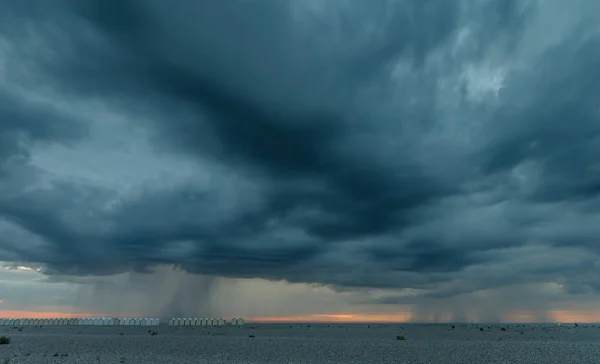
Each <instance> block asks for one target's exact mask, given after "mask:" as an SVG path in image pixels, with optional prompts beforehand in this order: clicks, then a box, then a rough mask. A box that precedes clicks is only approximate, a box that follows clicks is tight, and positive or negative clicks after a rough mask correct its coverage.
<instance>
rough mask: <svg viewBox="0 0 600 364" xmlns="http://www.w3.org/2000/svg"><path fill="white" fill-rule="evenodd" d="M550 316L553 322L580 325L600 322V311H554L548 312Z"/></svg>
mask: <svg viewBox="0 0 600 364" xmlns="http://www.w3.org/2000/svg"><path fill="white" fill-rule="evenodd" d="M548 316H549V317H550V319H551V320H552V321H553V322H565V323H567V322H579V323H586V322H588V323H598V322H600V310H589V311H569V310H554V311H550V312H548Z"/></svg>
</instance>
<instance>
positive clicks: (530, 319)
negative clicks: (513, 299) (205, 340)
mask: <svg viewBox="0 0 600 364" xmlns="http://www.w3.org/2000/svg"><path fill="white" fill-rule="evenodd" d="M141 316H143V315H139V314H129V315H116V316H114V315H111V314H106V313H64V312H52V311H25V310H0V317H1V318H11V319H17V318H22V319H30V318H78V317H141ZM536 317H539V316H537V315H535V313H532V312H523V311H518V312H512V313H510V314H508V315H506V322H519V323H536V322H537V321H536V320H535V318H536ZM547 317H548V322H557V323H559V322H560V323H574V322H577V323H600V310H589V311H576V310H553V311H548V312H547ZM411 318H412V314H411V313H410V312H400V313H395V314H359V313H355V314H307V315H297V316H276V317H269V316H265V317H247V318H244V319H245V321H246V322H247V323H252V322H255V323H407V322H410V320H411ZM230 319H231V318H230V317H229V318H227V320H228V321H229V320H230ZM448 322H449V321H448Z"/></svg>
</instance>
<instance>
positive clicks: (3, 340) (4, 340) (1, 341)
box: [0, 336, 10, 345]
mask: <svg viewBox="0 0 600 364" xmlns="http://www.w3.org/2000/svg"><path fill="white" fill-rule="evenodd" d="M8 344H10V337H9V336H0V345H8Z"/></svg>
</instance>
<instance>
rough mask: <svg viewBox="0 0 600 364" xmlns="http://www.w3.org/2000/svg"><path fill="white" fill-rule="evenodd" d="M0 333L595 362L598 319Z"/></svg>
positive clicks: (176, 345)
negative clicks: (585, 322)
mask: <svg viewBox="0 0 600 364" xmlns="http://www.w3.org/2000/svg"><path fill="white" fill-rule="evenodd" d="M502 328H504V330H502ZM149 329H150V330H151V331H157V332H158V333H159V334H158V335H154V336H153V335H151V334H150V332H148V330H149ZM481 329H483V331H481ZM2 335H5V336H6V335H8V336H10V337H11V339H12V341H11V343H10V344H8V345H0V364H4V363H10V364H17V363H31V364H33V363H35V364H41V363H64V364H68V363H95V364H100V363H132V364H136V363H152V364H157V363H176V364H187V363H199V364H200V363H211V364H213V363H214V364H217V363H227V364H238V363H272V364H288V363H289V364H291V363H343V364H354V363H360V364H379V363H396V364H401V363H427V364H432V363H441V364H444V363H465V364H468V363H477V364H480V363H489V364H493V363H511V364H513V363H532V364H533V363H543V364H549V363H578V364H585V363H596V364H598V363H600V326H579V327H573V326H562V327H555V326H532V325H510V326H498V325H489V326H488V325H456V328H455V329H452V328H451V325H402V326H400V325H389V326H384V325H371V326H370V327H369V326H367V325H342V326H339V325H330V326H328V325H310V327H308V325H255V326H254V327H253V326H252V325H251V324H248V325H246V326H245V327H243V328H231V327H225V328H201V327H168V326H159V327H152V328H140V327H61V328H58V327H25V328H23V329H22V330H19V329H12V328H7V327H2V328H0V336H2ZM251 335H253V336H254V337H250V336H251ZM399 335H402V336H404V337H405V338H406V340H396V337H397V336H399ZM5 360H8V361H5Z"/></svg>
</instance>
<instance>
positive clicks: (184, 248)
mask: <svg viewBox="0 0 600 364" xmlns="http://www.w3.org/2000/svg"><path fill="white" fill-rule="evenodd" d="M596 14H600V4H599V3H598V2H597V1H594V0H577V1H572V2H571V3H570V5H569V7H567V8H565V7H564V2H562V1H559V0H546V1H541V0H539V1H536V0H530V1H502V2H498V1H492V0H489V1H468V0H463V1H458V0H457V1H450V0H427V1H424V0H421V1H408V0H404V1H401V0H371V1H369V2H368V3H367V2H364V1H336V0H327V1H324V0H321V1H320V0H297V1H295V0H285V1H283V0H278V1H270V0H265V1H209V0H206V1H204V0H195V1H185V0H180V1H175V2H170V3H169V4H167V3H166V2H164V1H159V0H139V1H137V0H119V1H116V0H115V1H112V0H105V1H91V0H90V1H64V2H61V4H60V5H58V4H53V6H52V7H48V5H41V2H39V1H34V0H21V1H19V2H9V1H2V2H0V261H6V262H14V263H18V264H22V265H36V266H38V265H39V267H40V271H41V272H42V273H43V274H45V275H47V276H48V277H49V279H50V280H61V279H68V278H67V277H83V276H87V277H90V276H110V275H115V274H117V275H118V274H135V275H136V277H137V276H138V275H140V276H142V277H143V276H144V275H145V274H153V273H152V272H153V271H154V270H156V269H159V270H164V266H175V267H177V269H178V270H181V271H182V272H186V274H191V275H192V276H195V275H197V276H198V277H202V278H198V282H199V283H198V284H199V286H200V287H210V286H211V285H212V283H211V282H214V280H215V279H217V278H218V277H222V278H262V279H267V280H274V281H277V280H283V281H286V282H291V283H309V284H319V285H324V286H328V287H331V288H332V289H334V290H337V291H339V292H344V291H347V290H350V291H352V290H356V291H359V290H363V289H365V290H371V289H384V290H390V291H391V292H394V291H395V292H398V294H397V295H394V294H391V295H388V296H386V297H376V296H375V295H369V296H368V297H370V298H368V299H367V301H370V302H372V303H373V302H374V303H379V304H415V303H420V307H421V309H422V310H427V311H428V312H429V311H435V310H436V308H435V303H432V302H441V301H436V300H442V299H449V300H452V302H455V303H456V307H461V305H464V302H463V303H461V299H462V298H461V297H464V295H469V294H476V293H477V292H488V291H489V290H494V289H499V290H505V291H506V292H513V293H512V294H514V291H515V290H518V288H515V287H529V288H523V291H527V292H529V293H531V294H532V295H537V297H542V296H543V297H544V299H539V300H536V301H535V302H538V303H539V305H538V306H536V307H538V308H540V309H547V308H548V307H546V306H547V304H542V301H543V302H546V303H547V302H548V300H552V299H557V298H556V297H557V296H561V297H562V298H564V299H567V298H572V297H577V295H582V294H585V295H588V296H589V295H591V297H595V295H596V294H597V292H598V291H599V290H600V284H598V279H597V275H596V274H595V273H594V272H598V271H599V270H598V269H599V268H600V244H598V241H597V237H598V236H599V235H600V199H599V193H600V157H599V156H600V109H599V107H598V102H597V101H598V100H597V98H598V95H600V86H599V85H600V71H599V67H598V65H599V64H600V33H599V30H600V29H599V28H598V25H597V24H598V15H596ZM161 267H162V268H161ZM165 274H166V273H165ZM53 277H54V278H53ZM71 279H75V278H71ZM140 279H142V278H140ZM181 279H182V280H190V279H191V280H193V278H181ZM142 280H143V279H142ZM182 282H183V281H182ZM186 282H187V281H186ZM136 284H138V283H136ZM139 285H142V286H144V285H146V284H145V283H144V284H142V283H139ZM169 285H170V284H169ZM182 285H184V286H185V285H188V283H185V282H184V283H182ZM548 285H550V286H548ZM530 287H553V288H552V290H557V292H558V291H560V293H557V292H554V291H552V292H553V293H552V295H551V297H550V296H544V295H543V294H541V293H540V294H538V293H539V292H538V291H539V290H542V291H544V289H545V288H539V290H538V291H536V289H532V288H530ZM557 287H558V288H557ZM206 289H208V288H206ZM407 289H410V290H413V291H414V292H417V293H416V294H414V295H410V296H406V295H404V294H401V293H400V292H401V291H402V290H407ZM184 291H189V288H183V290H182V291H181V292H184ZM181 292H180V293H179V296H178V294H176V293H172V295H174V296H173V297H179V298H174V299H175V300H177V301H178V302H181V301H186V300H188V301H189V300H192V301H193V300H194V299H193V298H189V299H188V298H181V297H180V295H181V294H183V293H181ZM535 292H538V293H535ZM544 292H546V291H544ZM507 294H511V293H507ZM490 295H491V296H493V294H490ZM491 296H490V297H491ZM490 299H492V298H490ZM494 299H495V298H494ZM448 302H450V301H448ZM529 302H532V301H529ZM523 304H524V305H525V301H524V302H523ZM179 305H180V306H178V307H171V306H169V304H168V303H164V304H162V306H161V307H160V308H156V307H155V308H153V310H159V311H160V310H163V309H164V310H167V311H169V312H177V313H181V314H183V313H184V312H190V310H191V309H186V308H185V307H183V306H181V305H184V306H185V305H191V306H193V305H194V304H193V303H190V304H188V303H179ZM526 306H528V307H529V306H532V305H531V304H527V305H526ZM533 306H535V305H533ZM489 309H490V310H494V308H489ZM495 309H496V310H500V308H499V306H498V307H496V308H495ZM161 312H162V311H161ZM494 315H495V314H494ZM494 315H492V316H489V317H495V316H494ZM540 315H541V316H543V314H541V313H540ZM463 316H464V313H459V312H456V313H455V317H458V318H461V319H462V318H463ZM419 317H425V318H427V317H430V315H429V314H424V315H422V316H419Z"/></svg>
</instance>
